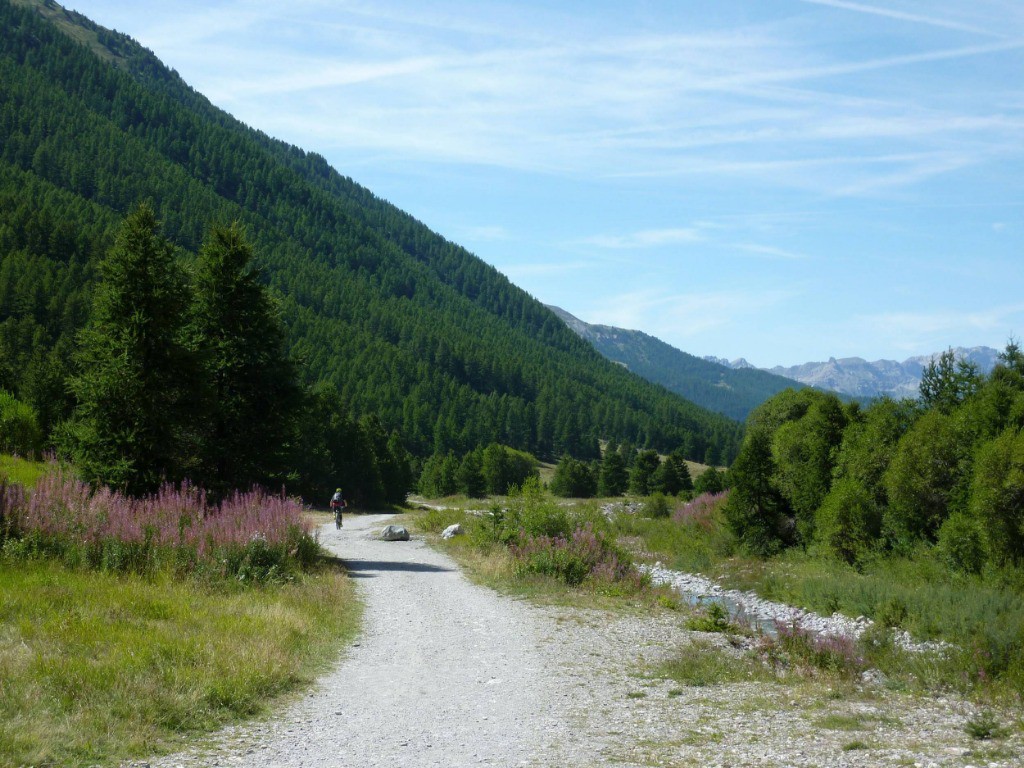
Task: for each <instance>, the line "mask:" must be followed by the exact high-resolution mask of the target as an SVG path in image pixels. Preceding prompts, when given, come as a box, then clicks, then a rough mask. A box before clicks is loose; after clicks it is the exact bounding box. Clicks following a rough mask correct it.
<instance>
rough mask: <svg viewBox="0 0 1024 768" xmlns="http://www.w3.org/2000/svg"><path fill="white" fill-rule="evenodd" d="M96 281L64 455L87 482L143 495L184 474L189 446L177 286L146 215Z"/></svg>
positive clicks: (130, 221)
mask: <svg viewBox="0 0 1024 768" xmlns="http://www.w3.org/2000/svg"><path fill="white" fill-rule="evenodd" d="M99 273H100V278H101V279H100V283H99V285H98V287H97V289H96V293H95V297H94V302H93V309H92V316H91V319H90V321H89V324H88V326H87V327H86V328H85V329H84V330H83V332H82V333H81V336H80V346H79V349H78V352H77V354H76V362H77V367H78V370H79V371H80V373H79V375H77V376H76V377H74V378H72V379H71V382H70V386H71V389H72V392H73V393H74V394H75V396H76V398H77V401H78V402H77V406H76V408H75V412H74V416H73V419H72V422H71V426H70V431H69V440H70V443H71V446H70V447H71V450H72V453H73V456H74V460H75V465H76V466H77V468H78V470H79V472H80V473H81V474H82V475H83V476H84V477H85V478H86V479H88V480H89V481H90V482H92V483H94V484H104V485H109V486H112V487H114V488H117V489H119V490H122V491H126V492H128V493H132V494H139V493H145V492H150V491H153V490H155V489H156V488H157V487H158V486H159V484H160V482H161V481H162V480H165V479H177V478H180V477H181V476H183V475H184V474H185V473H187V472H188V471H189V469H190V468H191V467H190V462H191V458H192V456H193V455H194V450H195V437H196V436H195V433H194V430H193V428H192V426H191V425H192V424H193V423H194V421H193V419H192V418H191V414H190V411H191V409H192V407H193V404H194V403H195V401H196V398H195V385H196V376H195V360H194V356H193V355H192V354H191V353H190V352H189V350H188V349H187V348H186V346H185V345H184V343H183V337H182V331H183V327H184V323H185V313H184V308H185V307H186V306H187V300H186V296H187V293H186V288H185V280H184V275H183V274H182V272H181V270H180V269H179V267H178V264H177V262H176V260H175V256H174V250H173V248H172V246H171V244H170V242H169V241H168V240H167V239H166V238H165V237H164V236H163V235H162V234H161V231H160V225H159V223H158V222H157V219H156V215H155V214H154V212H153V209H152V207H150V206H149V205H148V204H145V203H144V204H142V205H139V206H138V207H137V208H135V209H134V210H133V211H131V212H130V213H129V214H128V216H127V217H126V218H125V220H124V223H123V224H122V226H121V228H120V230H119V231H118V234H117V238H116V240H115V242H114V246H113V248H111V250H110V252H109V253H108V254H107V256H106V258H104V260H103V261H102V262H101V263H100V265H99Z"/></svg>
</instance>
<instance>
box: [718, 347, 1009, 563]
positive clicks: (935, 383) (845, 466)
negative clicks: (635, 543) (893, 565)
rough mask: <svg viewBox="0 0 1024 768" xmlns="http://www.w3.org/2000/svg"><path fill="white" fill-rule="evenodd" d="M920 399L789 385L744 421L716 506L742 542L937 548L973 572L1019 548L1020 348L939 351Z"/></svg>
mask: <svg viewBox="0 0 1024 768" xmlns="http://www.w3.org/2000/svg"><path fill="white" fill-rule="evenodd" d="M920 394H921V396H920V398H919V399H918V400H904V401H894V400H891V399H882V400H879V401H877V402H875V403H872V404H871V405H870V406H868V407H866V408H862V407H860V406H859V405H857V404H856V403H852V404H849V405H845V406H844V405H843V404H842V403H840V402H839V400H838V399H837V398H836V397H834V396H832V395H828V394H823V393H820V392H816V391H813V390H802V391H800V392H795V391H787V392H783V393H781V394H779V395H777V396H775V397H774V398H772V399H770V400H768V401H766V402H765V403H764V404H763V405H761V406H760V407H759V408H758V409H756V410H755V411H754V412H753V413H752V414H751V416H750V418H749V419H748V421H747V431H746V436H745V438H744V441H743V445H742V448H741V450H740V453H739V456H738V458H737V460H736V462H735V464H734V465H733V467H732V470H731V472H730V475H731V479H732V485H733V488H732V492H731V495H730V497H729V500H728V502H727V505H726V508H725V514H726V518H727V520H728V522H729V524H730V526H731V528H732V529H733V531H734V532H735V533H736V534H737V536H738V537H739V538H740V540H741V541H742V542H743V544H744V545H745V546H746V547H747V549H748V550H750V551H752V552H755V553H758V554H762V555H770V554H773V553H776V552H779V551H781V550H782V549H785V548H787V547H794V546H798V547H804V548H807V549H810V550H812V551H819V552H822V553H825V554H827V555H829V556H833V557H837V558H839V559H842V560H844V561H847V562H849V563H853V564H857V563H860V562H864V561H865V560H866V559H868V558H871V557H873V556H875V555H877V554H884V553H895V554H903V555H906V554H911V553H913V552H914V551H916V548H918V547H929V548H934V549H935V551H936V552H937V553H938V554H939V555H940V556H941V558H943V559H944V560H945V562H946V563H947V564H948V565H949V567H950V568H952V569H954V570H956V571H961V572H966V573H980V572H981V571H983V570H984V569H985V568H987V567H989V566H994V567H1003V566H1011V567H1014V566H1019V565H1020V564H1021V562H1022V560H1024V353H1022V351H1021V349H1020V347H1019V345H1018V343H1017V342H1016V341H1015V340H1012V339H1011V341H1010V342H1009V343H1008V344H1007V346H1006V349H1005V350H1004V351H1003V352H1002V353H1001V354H1000V357H999V363H998V364H997V365H996V367H995V369H994V370H993V371H992V372H991V373H990V374H989V375H987V376H985V375H981V374H980V373H979V372H978V369H977V367H976V366H975V365H973V364H971V363H969V362H966V361H963V360H960V361H958V360H956V358H955V356H954V354H953V352H952V351H948V352H946V353H943V354H942V355H941V356H939V358H938V359H936V360H934V361H932V362H931V364H930V365H929V366H928V367H927V369H926V370H925V372H924V375H923V378H922V382H921V390H920Z"/></svg>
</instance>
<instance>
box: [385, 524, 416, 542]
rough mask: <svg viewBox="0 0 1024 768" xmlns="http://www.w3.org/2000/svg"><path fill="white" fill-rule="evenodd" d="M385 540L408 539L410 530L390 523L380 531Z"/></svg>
mask: <svg viewBox="0 0 1024 768" xmlns="http://www.w3.org/2000/svg"><path fill="white" fill-rule="evenodd" d="M380 537H381V538H382V539H383V540H384V541H408V540H409V532H408V531H407V530H406V529H405V528H403V527H402V526H400V525H389V526H387V527H386V528H385V529H384V530H383V531H381V532H380Z"/></svg>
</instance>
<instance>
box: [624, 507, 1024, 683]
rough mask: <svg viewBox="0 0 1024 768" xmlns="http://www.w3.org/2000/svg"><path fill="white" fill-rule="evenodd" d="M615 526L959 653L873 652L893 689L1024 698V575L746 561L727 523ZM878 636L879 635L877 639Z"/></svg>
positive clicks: (730, 573) (656, 554)
mask: <svg viewBox="0 0 1024 768" xmlns="http://www.w3.org/2000/svg"><path fill="white" fill-rule="evenodd" d="M616 529H617V530H618V531H619V533H620V534H621V535H622V536H626V537H629V539H632V540H633V541H636V542H638V543H637V544H636V545H635V548H636V549H637V550H640V551H643V552H644V553H646V557H647V558H648V559H651V560H653V559H658V560H661V561H662V562H663V563H665V564H667V565H668V566H669V567H671V568H675V569H677V570H681V571H688V572H696V573H702V574H704V575H706V576H709V577H711V578H714V579H717V580H718V581H719V582H720V583H722V584H723V585H724V586H726V587H729V588H734V589H740V590H752V591H754V592H756V593H757V594H758V595H760V596H761V597H764V598H766V599H769V600H776V601H778V602H784V603H789V604H791V605H795V606H799V607H801V608H805V609H808V610H812V611H816V612H818V613H822V614H825V615H828V614H831V613H833V612H836V611H839V612H841V613H844V614H846V615H848V616H861V615H863V616H867V617H869V618H871V619H873V620H875V621H876V622H878V623H880V624H883V625H886V626H889V627H893V628H895V629H898V630H906V631H908V632H910V633H911V635H913V637H914V638H915V639H918V640H942V641H945V642H947V643H951V644H953V645H955V646H956V649H954V650H952V651H949V652H947V653H945V654H906V653H900V652H899V651H898V649H893V648H892V647H891V644H890V645H889V646H887V645H886V644H885V643H880V644H877V647H872V648H868V649H866V650H867V653H868V661H869V663H870V664H871V665H872V666H876V667H878V668H879V669H881V670H882V671H883V672H884V673H885V674H886V675H887V676H889V677H890V680H891V685H892V686H894V687H896V688H910V687H913V688H922V687H923V688H926V689H937V688H953V689H956V690H959V691H961V692H965V693H971V694H976V695H981V696H996V697H1004V696H1009V697H1010V698H1011V699H1016V698H1017V697H1019V696H1020V695H1021V694H1024V570H1022V569H1018V570H1012V569H1007V570H1004V571H990V572H988V573H986V574H985V575H983V576H964V575H962V574H953V573H951V572H950V571H949V570H948V568H947V567H946V566H945V565H944V564H943V563H942V562H941V561H940V560H939V558H938V557H937V556H936V555H935V553H934V551H932V550H931V549H929V548H927V547H922V548H921V549H920V550H919V551H917V552H915V553H914V554H913V556H912V557H895V556H881V555H879V556H876V557H875V558H874V559H871V560H869V561H867V562H865V563H862V565H861V567H860V569H859V570H858V569H856V568H854V567H852V566H849V565H846V564H844V563H839V562H836V561H834V560H828V559H824V558H819V557H815V556H813V555H812V554H808V553H806V552H803V551H801V550H791V551H788V552H786V553H784V554H782V555H781V556H778V557H775V558H772V559H769V560H759V559H755V558H748V557H742V556H740V555H738V554H737V553H736V551H735V545H734V542H732V541H731V539H730V537H729V536H728V535H727V533H726V532H725V531H724V526H723V525H722V523H721V520H713V525H711V526H710V527H708V528H704V527H701V526H698V525H693V524H691V525H681V524H679V523H675V522H673V521H672V520H649V519H643V518H640V517H635V516H627V515H620V516H619V518H618V519H617V520H616ZM875 639H876V640H877V639H878V636H877V635H876V636H875Z"/></svg>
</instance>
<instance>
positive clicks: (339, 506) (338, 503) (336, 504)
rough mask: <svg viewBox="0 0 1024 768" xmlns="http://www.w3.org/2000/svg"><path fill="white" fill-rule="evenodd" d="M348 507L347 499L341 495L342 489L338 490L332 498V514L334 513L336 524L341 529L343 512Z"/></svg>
mask: <svg viewBox="0 0 1024 768" xmlns="http://www.w3.org/2000/svg"><path fill="white" fill-rule="evenodd" d="M346 506H347V505H346V504H345V497H344V496H342V495H341V488H338V489H337V490H336V491H335V492H334V495H333V496H331V512H333V513H334V522H335V524H337V526H338V527H339V528H341V510H343V509H344V508H345V507H346Z"/></svg>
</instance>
